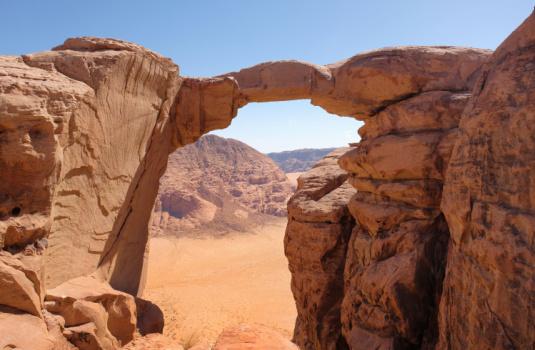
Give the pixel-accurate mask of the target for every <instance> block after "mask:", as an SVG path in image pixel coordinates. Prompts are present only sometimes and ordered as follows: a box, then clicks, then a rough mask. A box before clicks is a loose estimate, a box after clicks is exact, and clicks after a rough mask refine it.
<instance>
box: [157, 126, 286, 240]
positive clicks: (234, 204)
mask: <svg viewBox="0 0 535 350" xmlns="http://www.w3.org/2000/svg"><path fill="white" fill-rule="evenodd" d="M290 194H291V184H290V182H289V180H288V179H287V178H286V176H285V175H284V173H283V172H282V171H281V170H280V169H279V168H278V167H277V165H276V164H275V163H274V162H273V161H272V160H271V159H270V158H269V157H267V156H266V155H264V154H262V153H260V152H258V151H256V150H255V149H253V148H251V147H249V146H247V145H246V144H244V143H242V142H240V141H237V140H232V139H224V138H222V137H219V136H215V135H206V136H203V137H202V138H201V139H199V140H198V141H197V142H195V143H194V144H191V145H187V146H185V147H182V148H180V149H178V150H177V151H175V152H173V153H172V154H171V155H170V156H169V163H168V166H167V171H166V173H165V175H164V176H163V177H162V179H161V181H160V190H159V194H158V198H157V200H156V206H155V210H154V214H153V219H152V233H153V234H163V233H168V234H188V233H192V232H195V230H196V229H202V231H207V230H210V229H214V230H215V231H219V232H224V231H228V230H229V229H232V230H243V229H245V228H246V227H247V225H248V224H254V223H255V222H257V221H259V220H260V219H261V215H258V214H267V215H276V216H285V215H286V201H287V200H288V198H289V197H290Z"/></svg>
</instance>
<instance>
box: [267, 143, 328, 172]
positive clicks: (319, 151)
mask: <svg viewBox="0 0 535 350" xmlns="http://www.w3.org/2000/svg"><path fill="white" fill-rule="evenodd" d="M335 149H336V148H335V147H331V148H302V149H296V150H291V151H283V152H271V153H267V154H266V155H267V156H268V157H270V158H271V159H273V161H275V163H277V165H278V166H279V167H280V168H281V169H282V171H284V172H285V173H298V172H303V171H307V170H309V169H310V168H312V166H314V164H316V162H318V161H319V160H320V159H321V158H323V157H324V156H326V155H327V154H329V153H331V152H332V151H334V150H335Z"/></svg>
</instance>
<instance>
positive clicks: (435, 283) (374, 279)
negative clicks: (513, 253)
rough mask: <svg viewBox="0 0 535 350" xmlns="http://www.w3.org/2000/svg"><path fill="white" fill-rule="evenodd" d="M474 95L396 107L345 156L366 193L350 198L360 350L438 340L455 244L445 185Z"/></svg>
mask: <svg viewBox="0 0 535 350" xmlns="http://www.w3.org/2000/svg"><path fill="white" fill-rule="evenodd" d="M468 98H469V94H467V93H460V92H450V91H446V90H445V89H444V91H432V92H425V93H421V94H417V95H414V96H411V97H408V98H406V99H404V100H402V101H398V102H397V103H394V104H391V105H390V106H388V107H386V108H385V109H383V110H381V112H379V113H378V114H377V115H376V116H374V117H371V118H370V119H368V120H367V121H366V124H365V126H364V127H363V128H362V129H361V136H362V141H361V142H360V143H359V144H358V145H357V146H356V147H355V148H354V149H352V150H351V151H349V152H347V153H346V154H344V155H343V156H342V157H341V158H340V165H341V166H342V168H344V169H346V170H347V171H348V172H349V173H350V179H349V182H350V183H351V184H352V185H353V186H354V187H355V188H357V189H358V193H357V194H356V195H354V196H353V198H352V199H351V201H350V202H349V210H350V212H351V214H352V215H353V216H354V217H355V219H356V221H357V222H358V224H359V225H358V226H357V227H355V229H354V231H353V233H352V235H351V241H350V243H349V248H348V254H347V259H346V266H345V269H346V270H345V283H346V285H345V295H344V302H343V306H342V323H343V329H344V335H345V337H346V339H347V341H348V343H349V344H350V346H351V348H353V349H369V348H403V347H415V346H417V347H420V346H422V345H424V344H426V342H434V341H435V340H436V314H437V307H438V300H439V298H440V292H441V283H442V278H443V271H444V264H445V255H446V251H447V244H448V229H447V226H446V224H445V221H444V218H443V216H442V215H441V213H440V210H439V207H440V199H441V190H442V181H443V176H444V172H445V171H446V165H447V164H448V159H449V156H450V153H451V149H452V147H453V142H454V141H455V136H456V133H457V129H456V127H457V125H458V122H459V119H460V116H461V113H462V110H463V108H464V106H465V104H466V102H467V101H468ZM398 150H403V151H402V152H400V151H398ZM364 340H365V341H364ZM431 345H432V344H431Z"/></svg>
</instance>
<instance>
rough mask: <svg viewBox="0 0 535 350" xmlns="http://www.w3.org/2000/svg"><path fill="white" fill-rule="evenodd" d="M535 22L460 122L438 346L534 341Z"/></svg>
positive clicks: (497, 61)
mask: <svg viewBox="0 0 535 350" xmlns="http://www.w3.org/2000/svg"><path fill="white" fill-rule="evenodd" d="M534 61H535V17H534V15H533V14H532V15H531V16H530V17H529V18H528V19H527V20H526V21H525V22H524V23H523V24H522V25H521V26H520V27H519V28H518V29H517V30H516V31H515V32H513V34H511V36H509V38H507V40H506V41H505V42H504V43H503V44H501V45H500V46H499V47H498V49H497V50H496V52H495V53H494V54H493V56H492V58H491V60H490V62H489V63H488V64H487V65H486V66H485V69H484V71H483V73H482V75H481V77H480V78H479V80H478V83H477V84H476V85H475V88H474V90H473V97H472V99H471V101H470V103H469V104H468V106H467V108H466V109H465V111H464V113H463V116H462V118H461V122H460V127H459V129H460V132H459V136H458V137H457V143H456V145H455V148H454V150H453V154H452V156H451V160H450V163H449V168H448V172H447V174H446V183H445V187H444V195H443V200H442V206H441V208H442V210H443V212H444V215H445V216H446V219H447V222H448V227H449V229H450V237H451V239H450V249H449V252H448V265H447V270H446V278H445V280H444V292H443V295H442V301H441V306H440V345H439V347H440V348H444V349H447V348H449V349H461V348H465V349H469V348H475V347H478V348H482V349H529V348H533V347H534V344H535V322H534V320H535V307H534V305H535V273H534V266H535V246H534V227H535V197H534V194H533V188H534V187H533V183H534V181H535V173H534V169H535V168H534V164H533V160H532V154H533V151H534V149H535V141H534V139H533V134H534V132H535V130H534V126H533V125H534V124H533V123H534V121H535V65H534Z"/></svg>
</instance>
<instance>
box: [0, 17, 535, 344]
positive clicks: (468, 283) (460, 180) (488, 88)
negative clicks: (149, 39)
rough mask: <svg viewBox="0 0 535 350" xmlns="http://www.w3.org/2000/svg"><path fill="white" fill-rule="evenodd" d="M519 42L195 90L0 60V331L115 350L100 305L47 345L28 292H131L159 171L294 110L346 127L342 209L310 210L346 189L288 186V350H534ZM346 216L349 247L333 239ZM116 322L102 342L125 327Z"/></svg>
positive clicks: (43, 59)
mask: <svg viewBox="0 0 535 350" xmlns="http://www.w3.org/2000/svg"><path fill="white" fill-rule="evenodd" d="M534 33H535V20H534V18H533V14H532V16H531V17H530V18H528V20H527V21H526V22H525V23H524V24H523V25H522V26H521V27H520V28H519V29H518V30H517V31H516V32H514V33H513V34H512V35H511V37H510V38H509V39H507V41H506V42H505V43H504V44H503V45H502V46H500V47H499V49H498V50H497V51H496V53H495V54H494V55H493V56H492V57H491V59H490V61H489V57H490V55H491V53H490V52H489V51H486V50H478V49H467V48H456V47H403V48H387V49H381V50H376V51H372V52H368V53H364V54H360V55H357V56H354V57H352V58H350V59H348V60H346V61H342V62H339V63H337V64H333V65H326V66H318V65H313V64H308V63H302V62H297V61H280V62H268V63H263V64H260V65H257V66H254V67H251V68H247V69H244V70H241V71H239V72H233V73H229V74H226V75H223V76H220V77H215V78H209V79H195V78H182V77H180V76H179V75H178V67H177V66H176V65H175V64H173V63H172V62H171V61H170V60H168V59H165V58H163V57H161V56H159V55H157V54H155V53H153V52H151V51H149V50H146V49H144V48H142V47H139V46H137V45H134V44H130V43H125V42H122V41H118V40H112V39H96V38H75V39H69V40H67V41H66V42H65V43H64V44H63V45H61V46H59V47H57V48H55V49H54V50H53V51H49V52H43V53H37V54H32V55H26V56H23V57H0V146H1V147H0V178H1V180H2V181H0V246H1V248H2V249H3V250H7V251H9V252H10V254H11V255H10V256H8V257H7V258H6V259H5V260H2V261H0V266H1V270H0V271H1V272H0V273H1V274H2V276H3V277H2V280H1V281H0V288H1V290H4V291H9V292H6V293H5V294H4V293H3V294H2V301H1V303H2V305H3V306H2V312H1V313H0V322H1V323H4V324H5V322H8V323H10V322H12V321H10V320H14V319H17V320H19V319H20V320H21V322H24V324H26V325H27V327H28V329H32V332H33V333H32V334H42V336H39V337H37V339H41V340H42V342H41V340H39V341H37V340H36V344H38V345H36V346H34V348H42V349H48V348H51V347H54V346H56V345H54V340H53V339H56V338H54V337H55V336H54V334H55V335H57V334H59V333H61V332H63V334H64V335H65V336H66V337H67V338H68V339H69V340H70V341H71V342H72V343H74V344H78V345H80V346H81V344H82V343H84V344H91V346H92V347H100V348H108V347H114V346H116V343H117V344H118V343H119V342H121V341H122V340H121V337H123V336H125V335H124V334H123V333H121V334H123V335H117V333H114V332H115V331H114V330H113V328H114V327H112V326H110V320H112V319H115V318H113V317H111V316H110V315H111V314H110V312H109V311H107V310H106V307H105V305H103V304H102V303H99V302H94V301H91V300H86V299H85V298H78V299H76V300H75V301H72V303H71V301H69V302H68V303H67V304H66V305H69V307H68V308H67V310H70V311H68V312H65V313H64V314H65V315H71V313H72V315H76V317H83V319H84V322H83V324H81V325H77V326H75V325H73V326H72V327H67V328H71V329H69V330H67V328H65V329H63V330H62V327H64V326H62V324H61V318H63V319H64V316H62V317H61V318H59V316H58V318H55V316H50V315H48V316H50V317H48V316H47V314H46V313H45V312H43V308H42V298H43V296H44V295H45V293H43V292H42V291H43V289H44V288H43V286H42V282H40V281H39V279H37V283H36V282H35V281H36V280H35V278H34V277H35V276H41V275H42V274H44V275H45V276H46V278H45V281H46V286H47V287H48V288H51V287H56V286H58V285H60V284H62V283H69V282H66V281H67V280H69V279H72V278H75V277H79V276H83V275H87V274H91V273H92V274H93V276H92V277H83V278H94V279H95V281H98V283H101V282H102V283H109V285H111V287H113V288H116V289H118V290H121V291H124V292H127V293H130V294H136V293H138V292H140V291H141V290H142V288H143V274H144V264H145V256H146V254H147V249H148V248H147V241H148V227H149V222H150V216H151V212H152V209H153V205H154V201H155V199H156V196H157V190H158V182H159V178H160V176H161V175H162V174H163V172H164V170H165V168H166V165H167V158H168V155H169V154H170V153H171V152H172V151H174V150H175V149H176V148H178V147H182V146H185V145H186V144H189V143H192V142H194V141H196V140H197V139H198V138H199V137H200V136H202V135H203V134H205V133H207V132H209V131H211V130H214V129H216V128H223V127H226V126H228V125H229V124H230V122H231V120H232V118H233V117H234V116H235V115H236V113H237V110H238V108H239V107H242V106H244V105H245V104H246V103H249V102H264V101H279V100H291V99H310V100H311V102H312V103H313V104H315V105H318V106H321V107H322V108H324V109H325V110H327V111H328V112H331V113H334V114H338V115H342V116H350V117H354V118H357V119H360V120H364V121H365V127H364V128H363V129H362V130H361V136H362V141H361V142H360V143H359V144H357V145H354V147H353V148H352V149H351V150H350V151H348V152H347V153H345V154H344V155H343V156H342V157H341V158H340V160H339V164H340V165H341V166H342V168H343V169H344V170H346V171H347V172H348V173H349V180H348V181H349V183H350V184H351V185H353V186H354V187H355V188H357V190H358V192H357V193H356V194H355V195H353V196H352V197H351V200H350V201H349V203H347V202H345V203H342V202H341V201H340V203H339V202H337V201H336V200H333V201H332V202H331V204H332V205H334V207H329V205H327V206H323V204H324V203H328V202H329V200H330V199H332V197H333V196H336V194H337V193H338V192H339V191H342V190H341V189H342V188H343V189H344V191H345V190H346V189H347V187H348V186H347V185H341V186H339V184H341V183H340V182H339V181H342V179H343V178H344V177H345V176H346V175H343V174H342V175H339V176H338V175H337V176H335V177H329V176H330V175H328V173H327V177H326V179H323V178H322V176H323V175H322V174H318V175H317V179H315V180H314V179H311V178H309V179H308V180H307V181H304V180H305V179H306V177H305V178H303V179H302V181H301V183H300V188H299V190H298V192H297V194H296V195H295V196H294V197H293V199H292V202H291V203H290V207H289V208H290V216H291V217H292V219H291V220H290V225H289V229H288V235H287V238H286V241H287V246H286V252H287V254H288V257H289V259H290V265H291V268H292V272H293V282H292V284H293V290H294V293H295V295H296V300H297V303H298V308H299V312H300V313H299V318H298V322H297V328H296V335H295V338H296V341H298V342H300V343H301V345H303V346H304V347H305V348H313V347H324V348H336V346H340V347H343V346H345V345H347V346H348V347H349V348H352V349H370V348H375V349H401V348H432V347H434V346H436V347H438V348H452V349H463V348H472V347H479V348H497V349H506V348H530V347H533V342H534V339H533V334H535V332H534V327H533V319H534V317H533V305H534V300H533V294H534V284H535V282H534V279H533V276H534V274H533V266H534V264H535V263H534V261H535V258H534V248H533V225H534V222H535V221H534V220H533V205H532V203H534V200H533V198H532V197H533V196H532V191H531V190H530V189H531V187H532V186H531V185H532V182H533V179H532V178H533V169H534V166H533V162H532V161H531V154H533V153H534V151H535V150H534V148H535V145H534V144H533V140H532V137H531V132H530V131H531V129H532V126H531V125H532V124H533V123H530V122H531V119H532V118H533V107H534V106H533V102H532V101H533V97H534V96H532V95H533V93H534V91H535V90H534V86H533V81H534V79H533V78H534V77H533V75H534V74H533V72H534V69H533V67H534V65H533V58H534V56H535V51H534V47H535V34H534ZM484 64H485V66H484V68H483V69H482V66H483V65H484ZM476 81H477V83H476ZM465 108H466V109H465ZM463 109H465V110H464V112H463ZM452 154H453V156H452ZM450 158H451V161H450ZM316 171H318V170H316ZM337 171H339V170H337ZM320 173H321V171H320ZM329 178H330V180H329ZM334 178H336V179H338V180H334ZM444 179H446V189H445V191H444V196H443V195H442V187H443V182H444ZM342 182H343V181H342ZM326 188H332V189H333V191H332V192H330V193H327V192H325V189H326ZM337 191H338V192H337ZM347 191H349V189H347ZM314 198H316V199H314ZM441 202H442V204H441ZM346 206H347V208H348V209H349V212H350V213H351V216H352V217H353V218H354V219H355V221H356V225H355V227H354V228H353V230H352V232H351V234H350V235H349V233H346V229H347V227H346V226H345V225H341V224H340V223H341V222H342V221H343V220H342V219H341V218H342V216H343V215H342V214H341V212H344V213H345V211H346ZM344 215H345V214H344ZM345 217H347V216H345ZM340 220H342V221H340ZM346 220H349V221H350V218H349V217H347V219H346ZM349 221H347V222H349ZM344 222H346V221H344ZM327 225H330V226H327ZM337 225H338V226H337ZM342 226H344V227H343V228H342ZM318 227H319V228H318ZM328 227H330V228H331V229H332V230H331V231H329V229H328ZM311 228H314V230H316V228H318V229H317V230H316V231H313V230H312V229H311ZM342 232H344V233H342ZM450 234H451V238H449V235H450ZM348 235H349V236H350V237H348ZM310 236H314V237H323V238H322V240H321V241H319V242H316V241H314V242H311V241H307V237H310ZM323 239H325V241H323ZM295 242H301V243H300V246H299V245H298V244H296V243H295ZM331 244H334V245H331ZM346 245H347V248H345V247H346ZM303 247H308V249H303ZM329 247H336V248H329ZM448 247H449V248H450V249H449V250H448ZM322 249H326V250H325V251H322ZM346 249H347V253H346V254H345V255H344V254H343V251H344V250H346ZM327 252H328V253H327ZM446 254H447V258H446ZM13 257H14V258H15V259H17V260H19V261H20V263H21V264H22V266H20V265H19V263H18V262H14V261H13V260H12V258H13ZM342 265H344V272H343V288H341V287H340V286H341V282H342V281H341V277H340V276H341V275H340V271H341V266H342ZM445 268H446V270H447V272H446V277H445V282H444V283H443V282H442V281H443V275H444V269H445ZM30 270H31V271H33V272H29V271H30ZM312 270H314V272H312ZM331 272H332V275H331ZM4 277H5V278H4ZM71 282H72V281H71ZM95 283H96V282H95ZM106 285H107V284H106ZM12 288H14V289H12ZM110 289H111V288H110ZM13 290H17V291H18V292H17V293H12V291H13ZM340 298H342V303H341V305H340ZM309 302H310V303H309ZM71 304H72V305H71ZM439 304H440V313H439V307H438V306H439ZM314 305H316V306H317V307H316V306H314ZM126 314H128V313H126ZM338 314H339V316H338ZM72 315H71V316H72ZM123 316H124V315H123ZM65 317H67V316H65ZM69 317H70V316H69ZM45 318H48V319H49V321H50V322H48V323H47V322H46V321H45ZM126 319H129V320H131V321H120V323H121V325H122V326H121V327H123V326H124V325H131V324H132V323H129V322H134V323H135V317H133V318H132V317H124V318H121V320H126ZM6 320H8V321H6ZM54 320H56V321H54ZM318 320H322V321H318ZM64 321H66V319H64ZM17 322H18V321H17ZM123 322H125V323H123ZM21 324H22V323H21ZM324 326H326V327H328V329H325V328H323V327H324ZM128 327H130V328H128V329H129V331H128V332H130V330H131V326H128ZM340 327H341V328H340ZM121 329H122V328H121ZM340 329H341V331H340ZM58 332H59V333H58ZM340 332H341V335H342V337H340ZM128 334H130V333H128ZM13 337H18V339H15V340H13ZM60 338H61V339H63V341H65V338H63V336H60ZM1 339H2V341H4V340H3V339H5V338H1ZM8 339H11V340H9V341H10V342H11V341H12V340H13V342H15V341H17V342H19V341H20V342H24V341H26V340H27V339H21V337H20V336H19V335H18V334H15V335H10V338H8ZM114 339H115V341H114ZM86 340H87V341H86ZM437 340H438V344H436V343H437ZM60 341H61V340H60ZM344 342H345V345H344ZM6 346H11V345H10V344H6ZM61 346H63V345H60V346H56V348H60V347H61ZM84 346H85V345H84Z"/></svg>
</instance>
